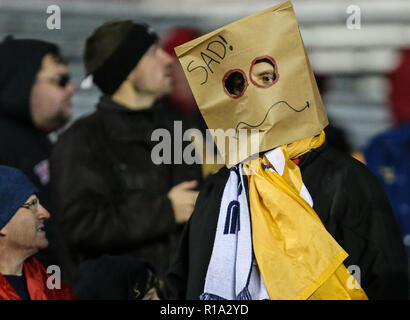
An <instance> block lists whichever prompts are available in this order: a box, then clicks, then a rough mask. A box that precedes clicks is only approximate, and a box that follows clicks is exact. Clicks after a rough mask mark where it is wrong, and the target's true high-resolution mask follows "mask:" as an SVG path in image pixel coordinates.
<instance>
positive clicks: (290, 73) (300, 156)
mask: <svg viewBox="0 0 410 320" xmlns="http://www.w3.org/2000/svg"><path fill="white" fill-rule="evenodd" d="M261 31H263V32H261ZM253 38H256V39H257V40H258V41H257V43H258V45H255V46H249V44H248V41H245V40H244V39H253ZM224 39H225V40H226V42H227V43H229V44H232V48H233V49H231V52H229V50H228V49H227V50H226V52H225V53H226V56H225V58H224V59H225V60H224V63H221V64H218V65H216V64H214V65H213V75H212V77H209V79H207V82H203V83H201V82H200V81H202V79H199V80H198V77H197V76H196V74H195V73H194V72H192V73H191V72H190V71H191V70H193V69H192V68H189V67H188V66H189V65H190V64H191V65H192V63H191V61H197V59H198V57H201V56H202V53H203V50H204V48H210V47H211V48H212V45H215V44H216V43H219V42H218V41H220V40H222V41H223V40H224ZM288 39H292V41H291V42H288ZM290 43H291V45H289V44H290ZM287 45H289V46H288V47H287ZM176 53H177V55H178V57H179V59H180V61H181V64H182V66H183V67H184V70H186V72H185V74H186V76H187V78H188V81H189V83H190V86H191V89H192V90H193V93H194V96H195V98H196V99H197V102H198V107H199V109H200V110H201V112H202V114H203V115H204V118H205V121H206V123H207V125H208V127H209V128H210V129H213V130H216V129H219V128H221V127H222V128H223V129H225V130H226V131H227V132H229V131H230V132H234V133H235V135H234V136H233V138H232V140H233V141H234V142H235V141H238V145H239V146H241V145H244V146H247V144H246V142H247V140H244V139H247V138H249V140H250V142H251V143H252V141H256V142H257V143H258V147H259V148H257V150H256V151H250V152H249V151H248V152H247V153H246V154H245V155H242V156H241V157H242V158H238V157H236V155H235V152H237V149H235V148H230V149H229V151H228V152H226V154H227V156H226V158H225V159H226V160H225V164H226V167H224V168H222V169H221V170H220V171H219V172H218V173H216V174H215V175H213V176H211V177H210V178H209V179H208V181H206V182H205V183H204V185H203V187H202V188H201V191H200V194H199V197H198V200H197V202H196V204H195V209H194V212H193V215H192V217H191V219H190V221H189V222H188V224H187V226H186V228H185V230H184V233H183V236H182V238H181V243H180V247H179V250H178V253H177V255H176V257H175V260H174V263H173V264H172V267H171V269H170V272H169V273H168V276H167V278H166V287H167V288H168V291H167V292H168V295H167V297H168V298H170V299H201V300H265V299H266V300H367V299H406V298H407V297H408V289H409V283H408V276H407V261H406V256H405V253H404V248H403V244H402V242H401V240H400V233H399V231H398V228H397V225H396V223H395V219H394V215H393V213H392V209H391V207H390V204H389V201H388V199H387V197H386V195H385V194H384V192H383V189H382V188H381V186H380V184H379V183H378V181H377V178H376V177H375V176H374V175H373V174H372V173H371V172H370V171H369V170H368V169H367V168H366V166H364V165H363V164H362V163H360V162H358V161H356V160H355V159H353V158H352V157H350V156H349V155H348V154H346V153H343V152H339V151H337V150H335V149H334V148H332V147H331V146H329V145H328V143H327V142H326V134H325V132H324V128H325V127H326V126H327V125H328V120H327V117H326V113H325V110H324V106H323V104H322V101H321V99H320V95H319V91H318V89H317V85H316V82H315V78H314V76H313V72H312V70H311V68H310V63H309V60H308V58H307V54H306V50H305V48H304V45H303V41H302V38H301V36H300V31H299V28H298V25H297V20H296V15H295V13H294V10H293V7H292V4H291V2H290V1H287V2H285V3H283V4H279V5H277V6H275V7H272V8H268V9H266V10H264V11H262V12H259V13H256V14H254V15H252V16H250V17H246V18H244V19H242V20H239V21H237V22H234V23H232V24H230V25H228V26H225V27H222V28H220V29H218V30H217V31H214V32H212V33H210V34H207V35H205V36H203V37H201V38H198V39H195V40H194V41H191V42H189V43H186V44H184V45H182V46H180V47H177V48H176ZM255 57H256V58H255ZM234 74H236V75H237V76H239V79H240V78H242V81H241V82H237V81H236V80H234V78H233V77H231V76H232V75H234ZM241 75H242V77H240V76H241ZM248 77H249V79H250V81H248V83H246V79H247V78H248ZM221 80H222V81H221ZM231 80H232V81H231ZM221 82H222V83H224V84H226V86H225V88H224V87H223V86H221V85H220V84H221ZM229 82H231V83H229ZM211 89H212V96H211V97H210V94H209V92H210V90H211ZM231 89H232V90H231ZM303 102H304V103H306V105H305V107H304V108H298V107H297V106H300V105H302V103H303ZM242 128H243V130H244V131H242V134H243V137H244V139H242V140H241V132H239V134H236V132H237V131H239V130H240V129H242ZM231 135H233V134H231ZM214 139H215V141H216V144H217V145H218V148H219V149H220V150H223V152H221V153H225V150H226V149H225V150H224V149H223V148H222V147H223V143H225V141H224V140H222V142H221V141H220V140H219V139H218V137H217V136H216V135H215V136H214ZM251 139H253V140H251ZM237 153H238V152H237ZM228 158H229V160H228ZM231 159H233V160H231Z"/></svg>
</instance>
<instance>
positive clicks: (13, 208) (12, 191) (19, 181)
mask: <svg viewBox="0 0 410 320" xmlns="http://www.w3.org/2000/svg"><path fill="white" fill-rule="evenodd" d="M37 193H38V190H37V188H36V187H35V186H34V185H33V184H32V183H31V181H30V180H29V179H28V178H27V177H26V176H25V175H24V174H23V173H22V172H21V171H20V170H18V169H15V168H12V167H7V166H1V165H0V230H1V229H2V228H3V227H4V226H5V225H6V224H7V223H8V222H9V221H10V219H11V218H12V217H13V216H14V215H15V213H16V212H17V210H18V209H19V208H20V207H21V206H22V205H23V204H24V203H25V202H26V201H27V199H28V198H29V197H30V196H31V195H33V194H37Z"/></svg>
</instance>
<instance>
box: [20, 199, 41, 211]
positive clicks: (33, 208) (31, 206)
mask: <svg viewBox="0 0 410 320" xmlns="http://www.w3.org/2000/svg"><path fill="white" fill-rule="evenodd" d="M39 205H40V200H38V198H34V199H33V200H31V201H29V202H26V203H24V204H23V205H22V206H21V207H22V208H26V209H29V210H31V211H36V210H37V209H38V206H39Z"/></svg>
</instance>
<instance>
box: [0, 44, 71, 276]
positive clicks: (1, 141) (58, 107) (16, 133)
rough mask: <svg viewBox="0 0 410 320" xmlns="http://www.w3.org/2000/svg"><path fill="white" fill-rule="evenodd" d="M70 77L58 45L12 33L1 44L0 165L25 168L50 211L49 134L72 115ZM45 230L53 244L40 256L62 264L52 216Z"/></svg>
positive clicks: (47, 262)
mask: <svg viewBox="0 0 410 320" xmlns="http://www.w3.org/2000/svg"><path fill="white" fill-rule="evenodd" d="M69 80H70V75H69V71H68V68H67V66H66V64H65V63H64V62H63V61H62V58H61V56H60V53H59V49H58V47H57V46H56V45H54V44H52V43H48V42H44V41H40V40H16V39H13V38H12V37H8V38H6V39H5V40H4V41H3V42H2V43H0V164H3V165H8V166H13V167H15V168H18V169H20V170H22V171H23V172H24V173H25V174H26V175H27V176H28V177H29V179H30V180H31V181H33V183H34V184H35V185H36V187H37V188H38V189H39V190H40V192H41V195H42V204H43V205H44V207H45V208H46V209H48V210H50V183H49V181H50V174H49V165H48V158H49V155H50V152H51V147H52V145H51V143H50V141H49V139H48V134H49V133H50V132H52V131H54V130H57V129H58V128H60V127H61V126H62V125H63V124H64V123H66V121H67V120H68V119H69V117H70V113H71V101H70V100H71V96H72V94H73V93H74V91H75V87H74V85H73V84H72V83H70V81H69ZM47 222H48V221H47ZM46 230H47V232H48V235H49V238H50V239H51V241H50V246H49V248H47V249H45V250H42V251H41V252H40V253H39V255H38V258H39V259H40V260H41V262H42V263H43V264H44V265H46V266H48V265H51V264H57V265H59V264H60V259H59V257H57V256H58V253H57V251H60V250H61V246H60V245H59V244H58V241H57V238H56V237H57V236H58V234H57V230H55V227H54V219H51V220H50V222H48V223H46ZM57 248H59V249H58V250H57ZM63 274H64V271H63Z"/></svg>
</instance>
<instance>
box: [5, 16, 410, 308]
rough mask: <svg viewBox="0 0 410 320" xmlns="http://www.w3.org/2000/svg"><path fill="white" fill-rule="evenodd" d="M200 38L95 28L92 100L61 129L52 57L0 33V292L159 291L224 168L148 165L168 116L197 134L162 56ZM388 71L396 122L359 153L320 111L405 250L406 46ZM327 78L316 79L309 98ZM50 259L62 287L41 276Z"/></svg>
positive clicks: (168, 57) (175, 68) (29, 295)
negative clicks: (378, 193) (381, 198)
mask: <svg viewBox="0 0 410 320" xmlns="http://www.w3.org/2000/svg"><path fill="white" fill-rule="evenodd" d="M201 34H202V33H201V31H200V30H197V29H194V28H190V27H178V28H175V29H172V30H169V32H168V33H167V34H165V35H164V37H163V38H161V39H159V38H158V35H157V34H156V33H155V32H153V31H152V30H151V29H150V28H149V27H148V26H146V25H140V24H135V23H133V22H131V21H120V22H109V23H105V24H104V25H102V26H100V27H99V28H97V29H96V30H95V31H94V32H93V33H92V34H91V35H90V36H89V37H88V38H87V39H86V44H85V50H84V54H83V62H84V68H85V70H86V74H85V75H84V76H85V77H88V78H89V79H91V80H92V82H93V83H94V84H95V85H96V86H97V87H98V89H99V90H100V91H101V98H100V100H99V101H96V111H95V112H93V113H92V114H90V115H87V116H84V117H82V118H80V119H77V120H76V121H74V123H73V124H72V125H70V126H69V128H65V129H64V130H60V129H61V128H63V127H64V126H65V125H66V124H67V122H68V121H69V120H70V118H71V116H72V115H71V109H72V102H71V100H72V97H73V95H75V94H76V91H77V90H80V87H79V86H78V85H76V84H74V83H73V82H72V81H71V73H70V66H69V65H68V64H67V63H66V61H65V59H64V52H60V49H59V48H58V46H56V45H55V44H53V43H50V42H48V41H46V40H40V39H15V38H13V36H9V37H7V38H5V39H3V40H2V42H1V43H0V64H1V66H0V222H1V223H0V299H137V300H139V299H167V298H168V296H167V290H166V283H164V281H165V275H166V273H167V271H168V270H169V268H170V266H171V263H172V260H173V258H174V256H175V253H176V250H177V247H178V244H179V241H180V237H181V234H182V231H183V228H184V226H185V224H186V223H187V222H188V221H189V219H190V217H191V215H192V212H193V210H194V207H195V202H196V200H197V197H198V194H199V190H200V189H201V187H202V186H203V185H204V184H205V183H206V181H207V179H208V178H209V177H210V176H212V175H214V174H216V173H217V171H218V170H219V169H220V167H221V166H222V165H218V164H206V163H205V164H202V165H201V164H192V165H188V164H161V165H156V164H154V163H153V162H152V160H151V150H152V148H153V146H154V145H155V144H156V142H154V141H152V140H151V134H152V132H153V131H154V130H155V129H157V128H167V129H168V130H169V132H170V133H171V134H172V133H173V132H174V130H173V126H174V123H175V121H182V128H183V131H185V130H187V129H190V128H195V129H198V130H200V131H201V132H205V130H206V129H207V126H206V124H205V121H204V119H203V118H202V115H201V113H200V111H199V109H198V107H197V105H196V103H195V99H194V97H193V95H192V93H191V90H190V87H189V85H188V82H187V80H186V78H185V75H184V72H183V70H182V68H181V65H180V64H179V62H178V59H177V58H176V56H175V52H174V48H175V47H176V46H179V45H181V44H183V43H186V42H188V41H190V40H193V39H195V38H197V37H199V36H200V35H201ZM388 79H389V81H390V84H391V93H390V100H389V101H390V105H389V107H390V109H389V110H390V112H391V114H392V116H393V117H394V119H395V126H394V127H392V128H391V129H389V130H388V131H386V132H384V133H382V134H380V135H378V136H376V137H374V138H373V139H372V140H371V141H369V143H368V145H366V147H365V148H363V150H353V149H352V147H351V146H350V145H349V142H348V141H347V140H346V137H345V132H343V130H342V129H341V128H338V127H336V126H333V124H332V120H331V119H330V125H329V126H328V127H327V128H326V129H325V133H326V139H327V143H328V144H330V145H332V146H333V147H334V148H336V149H338V150H339V151H340V152H342V153H344V154H348V155H353V154H355V156H356V157H357V158H358V159H359V160H360V161H362V162H363V163H365V164H366V165H367V166H368V168H369V169H370V170H371V171H372V172H373V173H374V174H375V175H376V176H377V178H378V179H379V181H380V183H381V184H382V186H383V187H384V191H385V193H386V194H387V196H388V199H389V201H390V205H391V207H392V209H393V212H394V214H395V218H396V222H397V226H398V228H399V230H400V232H401V234H400V237H401V239H402V240H403V244H404V247H405V249H406V253H407V255H408V258H410V50H404V51H403V52H402V58H401V63H400V64H399V65H398V67H397V68H396V69H395V70H393V71H392V72H391V74H390V75H388ZM325 81H326V79H322V78H321V77H319V76H318V77H317V83H318V85H319V89H320V91H321V93H323V92H324V91H325V87H324V83H323V82H325ZM57 131H58V132H59V136H58V139H57V142H55V143H52V142H51V141H50V139H49V134H50V133H52V132H57ZM171 141H173V139H171ZM183 143H186V144H188V142H186V141H184V142H183ZM358 154H361V156H358ZM52 265H54V266H58V267H59V268H60V270H61V280H62V284H61V289H60V290H53V289H52V288H50V285H49V284H48V283H47V278H48V277H49V274H48V272H47V270H46V269H47V267H48V266H52ZM187 272H188V271H187ZM409 274H410V271H409ZM56 292H57V293H56Z"/></svg>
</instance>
